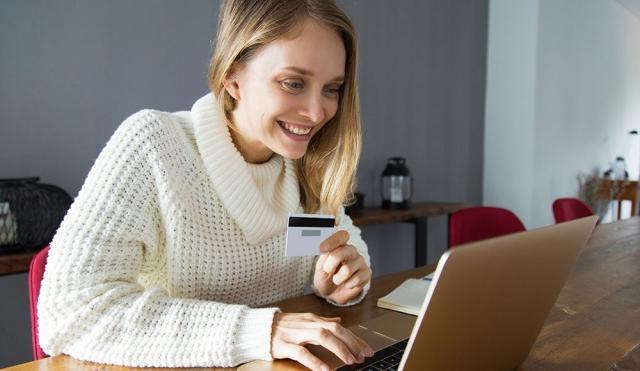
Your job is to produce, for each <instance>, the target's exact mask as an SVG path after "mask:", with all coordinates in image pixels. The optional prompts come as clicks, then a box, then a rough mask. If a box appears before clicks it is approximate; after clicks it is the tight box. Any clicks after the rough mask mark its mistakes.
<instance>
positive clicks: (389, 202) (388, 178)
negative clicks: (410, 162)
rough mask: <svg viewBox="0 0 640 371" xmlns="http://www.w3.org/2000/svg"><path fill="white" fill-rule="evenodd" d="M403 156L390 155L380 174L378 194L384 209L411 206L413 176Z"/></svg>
mask: <svg viewBox="0 0 640 371" xmlns="http://www.w3.org/2000/svg"><path fill="white" fill-rule="evenodd" d="M405 163H406V160H405V159H404V158H403V157H390V158H389V159H387V166H386V167H385V168H384V171H383V172H382V175H381V176H380V195H381V196H382V207H383V208H385V209H408V208H410V207H411V196H412V194H413V178H412V177H411V172H410V171H409V168H408V167H407V165H406V164H405Z"/></svg>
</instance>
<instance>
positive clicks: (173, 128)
mask: <svg viewBox="0 0 640 371" xmlns="http://www.w3.org/2000/svg"><path fill="white" fill-rule="evenodd" d="M356 63H357V60H356V38H355V34H354V30H353V26H352V25H351V23H350V21H349V20H348V18H347V17H346V15H345V14H344V13H343V12H342V11H341V10H340V9H339V8H338V7H337V6H336V5H335V4H334V3H333V2H332V1H326V0H325V1H322V0H296V1H277V0H273V1H264V0H260V1H250V0H242V1H241V0H237V1H234V0H232V1H226V2H224V3H223V5H222V8H221V11H220V20H219V24H218V35H217V42H216V49H215V52H214V55H213V58H212V62H211V69H210V78H209V83H210V84H209V85H210V89H211V94H208V95H206V96H205V97H203V98H201V99H199V100H198V101H197V102H196V103H195V104H194V105H193V107H192V109H191V111H188V112H177V113H173V114H171V113H166V112H158V111H153V110H144V111H141V112H138V113H137V114H134V115H133V116H131V117H129V118H128V119H127V120H125V122H124V123H123V124H122V125H121V126H120V127H119V128H118V130H117V131H116V133H115V134H114V135H113V137H112V138H111V139H110V140H109V143H108V144H107V145H106V147H105V149H104V150H103V151H102V153H101V154H100V156H99V158H98V159H97V161H96V163H95V164H94V166H93V168H92V169H91V171H90V173H89V175H88V177H87V179H86V181H85V184H84V185H83V187H82V189H81V191H80V193H79V195H78V197H77V198H76V200H75V202H74V204H73V206H72V207H71V209H70V210H69V212H68V214H67V216H66V217H65V219H64V221H63V223H62V225H61V226H60V229H59V230H58V232H57V234H56V236H55V238H54V240H53V242H52V244H51V251H50V255H49V260H48V263H47V268H46V272H45V276H44V281H43V284H42V291H41V296H40V299H39V303H38V314H39V318H40V321H39V323H40V328H39V334H40V341H41V344H42V347H43V349H44V351H45V352H46V353H48V354H51V355H55V354H60V353H65V354H69V355H71V356H73V357H76V358H79V359H84V360H90V361H94V362H103V363H112V364H121V365H129V366H173V367H180V366H234V365H237V364H240V363H243V362H247V361H250V360H255V359H264V360H271V359H273V358H292V359H295V360H297V361H299V362H301V363H302V364H304V365H305V366H307V367H309V368H312V369H316V370H320V369H327V365H326V364H324V363H323V362H322V361H320V360H319V359H318V358H316V357H315V356H313V355H312V354H311V353H309V352H308V351H307V350H306V348H304V347H303V345H304V344H307V343H313V344H320V345H322V346H324V347H326V348H327V349H329V350H330V351H332V352H333V353H335V354H336V355H337V356H338V357H340V358H341V359H342V360H343V361H344V362H346V363H348V364H351V363H354V362H362V361H363V360H364V357H365V356H371V355H372V353H373V352H372V349H371V348H370V347H369V346H368V345H367V344H366V343H365V342H364V341H362V340H361V339H359V338H358V337H356V336H355V335H354V334H353V333H351V332H350V331H348V330H346V329H345V328H343V327H342V326H340V324H339V322H340V320H339V318H322V317H319V316H316V315H313V314H309V313H281V312H279V310H278V309H277V308H259V309H256V308H255V307H257V306H261V305H265V304H268V303H272V302H275V301H278V300H282V299H285V298H288V297H292V296H297V295H300V294H302V293H303V289H304V287H305V285H306V284H308V283H309V281H311V285H312V288H313V290H314V292H315V293H316V294H317V295H319V296H320V297H323V298H325V299H326V300H327V301H329V302H331V303H333V304H336V305H352V304H355V303H357V302H359V301H360V300H361V299H362V298H363V297H364V295H366V292H367V290H368V287H369V281H370V279H371V269H370V268H369V265H370V264H369V256H368V254H367V248H366V245H365V243H364V242H363V241H362V239H361V238H360V231H359V230H358V229H357V228H356V227H354V226H353V224H352V222H351V220H350V218H349V217H348V216H346V215H345V214H344V211H343V207H342V205H343V204H344V203H345V201H346V199H347V196H348V195H349V194H350V192H351V190H352V179H353V175H354V171H355V168H356V165H357V160H358V155H359V151H360V117H359V110H358V95H357V91H356V86H357V82H356ZM299 212H307V213H324V214H327V213H330V214H333V215H335V216H336V218H337V222H338V225H337V228H336V229H337V230H339V231H338V232H337V233H335V234H334V235H333V236H331V237H330V238H328V239H327V240H326V241H324V242H323V243H322V245H321V252H322V255H320V257H319V258H317V260H314V258H313V257H285V256H284V236H285V229H286V221H287V215H288V214H290V213H299Z"/></svg>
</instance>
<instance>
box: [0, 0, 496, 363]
mask: <svg viewBox="0 0 640 371" xmlns="http://www.w3.org/2000/svg"><path fill="white" fill-rule="evenodd" d="M340 4H341V5H342V6H343V7H344V8H345V9H346V11H347V12H348V13H349V14H350V15H351V17H352V19H353V20H354V22H355V24H356V27H357V29H358V32H359V37H360V51H361V63H360V93H361V100H362V107H361V108H362V117H363V130H364V149H363V154H362V161H361V165H360V168H359V171H358V178H359V184H360V186H359V188H360V190H361V191H362V192H364V193H366V194H367V198H366V202H367V204H378V203H379V202H380V198H379V197H378V196H377V194H378V191H379V190H378V177H379V174H380V172H382V169H383V167H384V164H385V160H386V158H387V157H389V156H392V155H401V156H405V157H407V160H408V165H409V167H410V168H411V170H412V171H413V174H414V176H415V184H416V192H415V196H414V199H416V200H439V201H469V202H473V203H480V201H481V194H482V155H483V134H482V133H483V125H484V124H483V117H484V86H485V63H486V62H485V55H486V34H487V30H486V27H487V1H486V0H485V1H478V0H457V1H450V0H439V1H423V0H413V1H409V0H403V1H385V0H366V1H365V0H359V1H340ZM217 7H218V2H216V1H204V0H199V1H195V0H192V1H188V2H177V1H159V0H153V1H151V0H144V1H142V0H141V1H135V2H132V1H124V0H117V1H96V0H91V1H80V0H76V1H74V0H60V1H56V2H50V1H44V0H39V1H37V0H28V1H24V0H4V1H2V2H0V81H2V82H1V83H0V97H1V99H0V158H1V159H2V161H1V162H0V163H1V164H2V165H0V178H7V177H22V176H33V175H37V176H40V177H41V178H42V180H43V181H45V182H50V183H53V184H57V185H59V186H62V187H63V188H65V189H66V190H67V191H68V192H69V193H70V194H72V195H74V196H75V195H76V194H77V192H78V190H79V189H80V186H81V185H82V182H83V180H84V177H85V176H86V174H87V172H88V171H89V168H90V167H91V165H92V164H93V161H94V160H95V158H96V157H97V155H98V153H99V151H100V150H101V148H102V147H103V145H104V143H105V142H106V141H107V140H108V138H109V136H110V135H111V134H112V133H113V131H114V130H115V128H116V127H117V126H118V125H119V123H120V122H122V120H123V119H124V118H126V117H127V116H128V115H129V114H131V113H133V112H135V111H137V110H139V109H142V108H156V109H161V110H168V111H175V110H183V109H188V108H190V107H191V104H192V103H193V101H195V100H196V99H197V98H198V97H200V96H201V95H203V94H204V93H205V92H206V67H207V64H208V59H209V56H210V52H211V49H210V43H211V39H212V36H213V34H214V31H215V20H216V15H217ZM445 226H446V220H445V218H444V217H439V218H433V220H431V221H430V223H429V244H430V246H429V260H430V261H435V260H437V258H438V257H439V255H440V254H441V253H442V251H443V250H444V248H445V244H446V238H445ZM363 234H364V237H365V239H366V240H367V242H368V243H369V247H370V251H371V255H372V260H373V268H374V272H375V274H376V275H380V274H383V273H388V272H392V271H396V270H401V269H405V268H409V267H411V266H412V265H413V228H412V227H411V226H410V225H406V224H395V225H385V226H371V227H366V228H364V230H363ZM25 281H26V277H25V275H14V276H9V277H0V293H1V294H2V295H3V296H4V299H3V300H2V302H3V304H2V306H1V307H0V331H1V332H0V367H2V366H5V365H10V364H15V363H18V362H24V361H27V360H29V359H30V357H31V353H30V340H29V333H28V331H29V330H28V329H29V327H28V326H29V324H28V307H27V301H26V300H25V299H26V295H27V294H26V291H25V290H26V284H25V283H24V282H25ZM7 299H9V300H7Z"/></svg>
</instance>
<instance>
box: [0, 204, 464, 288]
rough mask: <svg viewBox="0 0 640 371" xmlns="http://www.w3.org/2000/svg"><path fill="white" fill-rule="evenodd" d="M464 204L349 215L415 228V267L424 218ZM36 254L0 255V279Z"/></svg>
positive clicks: (422, 251)
mask: <svg viewBox="0 0 640 371" xmlns="http://www.w3.org/2000/svg"><path fill="white" fill-rule="evenodd" d="M467 206H470V204H467V203H452V202H416V203H414V204H413V205H412V207H411V209H408V210H388V209H382V208H376V207H368V208H365V209H364V210H362V211H360V212H357V213H354V214H352V215H351V218H352V219H353V222H354V224H355V225H357V226H359V227H361V226H365V225H371V224H386V223H396V222H409V223H413V224H415V226H416V229H415V236H416V242H415V246H416V247H415V249H416V252H415V255H416V260H415V261H416V267H418V266H422V265H425V264H427V217H430V216H436V215H449V214H451V213H452V212H454V211H456V210H459V209H461V208H463V207H467ZM35 254H36V252H29V253H20V254H7V255H0V276H2V275H5V274H14V273H24V272H26V271H28V270H29V263H30V262H31V258H33V256H34V255H35Z"/></svg>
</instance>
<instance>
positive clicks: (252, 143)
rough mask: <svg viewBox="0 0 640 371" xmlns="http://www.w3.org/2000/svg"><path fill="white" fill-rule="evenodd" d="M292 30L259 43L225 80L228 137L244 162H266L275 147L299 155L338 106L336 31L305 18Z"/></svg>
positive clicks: (341, 65) (341, 55)
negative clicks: (229, 102) (230, 102)
mask: <svg viewBox="0 0 640 371" xmlns="http://www.w3.org/2000/svg"><path fill="white" fill-rule="evenodd" d="M294 36H295V38H283V39H279V40H276V41H274V42H272V43H269V44H267V45H265V46H264V47H262V48H261V49H260V50H259V51H258V52H257V53H256V54H255V55H254V56H253V57H252V58H251V59H250V60H249V61H248V62H245V63H243V64H241V65H239V66H237V67H236V69H234V70H233V71H232V74H231V76H229V78H228V79H227V81H226V83H225V88H226V89H227V91H228V92H229V94H231V96H233V97H234V98H235V99H236V101H237V105H236V109H235V110H234V111H233V121H234V125H235V127H236V129H237V132H234V131H233V130H232V131H231V133H232V138H233V140H234V142H235V144H236V146H237V147H238V149H239V150H240V152H241V153H242V155H243V156H244V158H245V161H247V162H251V163H262V162H265V161H267V160H268V159H269V158H270V157H271V155H272V154H273V153H274V152H275V153H278V154H280V155H282V156H283V157H285V158H291V159H297V158H300V157H302V156H303V155H304V154H305V152H306V151H307V146H308V144H309V140H311V137H313V136H314V135H316V134H317V133H318V131H319V130H320V129H321V128H322V126H323V125H324V124H326V123H327V121H329V120H330V119H331V118H332V117H333V116H334V115H335V114H336V111H337V109H338V101H339V99H340V96H339V92H340V86H341V85H342V83H343V81H344V69H345V63H346V52H345V48H344V44H343V43H342V39H341V38H340V36H339V34H338V33H337V32H336V31H335V30H333V29H331V28H329V27H327V26H325V25H323V24H320V23H317V22H315V21H312V20H307V21H305V22H304V23H302V25H301V27H300V30H299V31H298V32H296V33H295V34H294Z"/></svg>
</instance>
